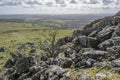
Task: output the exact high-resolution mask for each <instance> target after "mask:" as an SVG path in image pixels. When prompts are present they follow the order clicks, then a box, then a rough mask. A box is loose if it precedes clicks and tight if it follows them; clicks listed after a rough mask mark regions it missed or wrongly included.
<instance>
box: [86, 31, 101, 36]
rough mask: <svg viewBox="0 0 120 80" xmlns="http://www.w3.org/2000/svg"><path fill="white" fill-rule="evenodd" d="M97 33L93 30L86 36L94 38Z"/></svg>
mask: <svg viewBox="0 0 120 80" xmlns="http://www.w3.org/2000/svg"><path fill="white" fill-rule="evenodd" d="M98 32H99V31H97V30H95V31H93V32H91V33H90V34H89V35H88V36H89V37H96V36H97V34H98Z"/></svg>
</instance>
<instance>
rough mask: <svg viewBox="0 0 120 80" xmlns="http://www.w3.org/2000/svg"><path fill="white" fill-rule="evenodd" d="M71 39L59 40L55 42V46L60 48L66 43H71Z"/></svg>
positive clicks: (68, 37) (69, 37)
mask: <svg viewBox="0 0 120 80" xmlns="http://www.w3.org/2000/svg"><path fill="white" fill-rule="evenodd" d="M72 40H73V38H72V37H71V36H67V37H64V38H62V39H59V40H58V41H57V42H56V46H62V45H64V44H66V43H68V42H72Z"/></svg>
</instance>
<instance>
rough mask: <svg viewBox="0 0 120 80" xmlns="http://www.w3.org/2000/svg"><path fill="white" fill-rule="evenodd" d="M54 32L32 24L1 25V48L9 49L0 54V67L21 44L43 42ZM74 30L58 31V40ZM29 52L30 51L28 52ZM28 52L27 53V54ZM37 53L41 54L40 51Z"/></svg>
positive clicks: (11, 23) (13, 23) (6, 23)
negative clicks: (45, 37)
mask: <svg viewBox="0 0 120 80" xmlns="http://www.w3.org/2000/svg"><path fill="white" fill-rule="evenodd" d="M53 31H54V30H52V29H48V28H45V29H44V27H43V26H40V25H34V26H32V24H30V23H16V22H5V23H0V47H7V50H8V51H7V52H1V53H0V57H1V58H0V67H1V68H2V65H3V64H4V62H5V61H6V60H7V59H8V57H9V52H14V53H15V52H16V50H17V47H18V46H19V44H24V43H26V42H33V43H36V44H37V43H38V41H39V40H41V39H42V40H43V39H44V37H43V35H45V36H48V34H49V32H53ZM72 31H73V30H71V29H68V30H57V33H58V35H57V39H59V38H62V37H65V36H68V35H70V34H71V33H72ZM27 52H28V51H27ZM27 52H26V53H27ZM37 52H40V50H38V51H37Z"/></svg>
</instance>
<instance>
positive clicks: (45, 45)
mask: <svg viewBox="0 0 120 80" xmlns="http://www.w3.org/2000/svg"><path fill="white" fill-rule="evenodd" d="M48 31H49V32H48V34H47V35H46V34H41V35H42V36H43V38H44V40H40V41H39V46H40V49H41V50H43V51H45V52H48V53H49V55H48V56H52V54H54V53H55V50H56V46H55V43H56V41H57V35H58V31H57V30H56V29H54V30H48Z"/></svg>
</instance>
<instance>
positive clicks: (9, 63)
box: [3, 59, 15, 68]
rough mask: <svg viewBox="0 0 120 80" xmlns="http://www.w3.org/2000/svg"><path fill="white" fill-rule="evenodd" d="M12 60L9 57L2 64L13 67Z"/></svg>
mask: <svg viewBox="0 0 120 80" xmlns="http://www.w3.org/2000/svg"><path fill="white" fill-rule="evenodd" d="M14 64H15V63H14V62H13V61H12V60H11V59H8V60H7V61H6V63H5V64H4V66H3V67H4V68H11V67H13V66H14Z"/></svg>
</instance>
